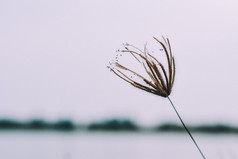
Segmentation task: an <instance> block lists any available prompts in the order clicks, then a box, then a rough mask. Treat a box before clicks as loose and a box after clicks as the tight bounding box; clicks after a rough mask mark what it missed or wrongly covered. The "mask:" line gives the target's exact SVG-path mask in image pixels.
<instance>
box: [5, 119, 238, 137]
mask: <svg viewBox="0 0 238 159" xmlns="http://www.w3.org/2000/svg"><path fill="white" fill-rule="evenodd" d="M188 128H189V130H190V131H192V132H199V133H237V134H238V127H234V126H229V125H226V124H215V125H195V126H188ZM17 129H18V130H56V131H73V130H86V131H115V132H117V131H133V132H143V131H146V132H185V130H184V128H183V126H182V125H179V124H175V123H163V124H160V125H158V126H155V127H151V128H144V127H142V126H139V125H137V124H136V123H135V122H133V121H131V120H128V119H111V120H105V121H102V122H92V123H89V124H84V125H80V124H75V123H73V122H72V121H71V120H59V121H57V122H48V121H44V120H39V119H34V120H31V121H28V122H20V121H16V120H9V119H2V120H1V119H0V130H17Z"/></svg>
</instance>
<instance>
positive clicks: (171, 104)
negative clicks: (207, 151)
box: [168, 97, 206, 159]
mask: <svg viewBox="0 0 238 159" xmlns="http://www.w3.org/2000/svg"><path fill="white" fill-rule="evenodd" d="M168 99H169V102H170V103H171V105H172V106H173V108H174V110H175V112H176V114H177V116H178V117H179V120H180V121H181V123H182V125H183V127H184V129H185V130H186V131H187V133H188V134H189V136H190V137H191V139H192V141H193V143H194V144H195V145H196V147H197V149H198V151H199V152H200V154H201V155H202V157H203V159H206V158H205V156H204V155H203V153H202V151H201V149H200V148H199V146H198V144H197V143H196V141H195V139H194V138H193V136H192V134H191V133H190V131H189V130H188V128H187V127H186V125H185V124H184V122H183V120H182V118H181V117H180V115H179V113H178V111H177V109H176V108H175V106H174V104H173V102H172V101H171V99H170V98H169V97H168Z"/></svg>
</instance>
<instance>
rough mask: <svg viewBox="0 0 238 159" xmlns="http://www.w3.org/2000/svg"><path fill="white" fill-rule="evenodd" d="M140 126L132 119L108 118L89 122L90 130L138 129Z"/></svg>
mask: <svg viewBox="0 0 238 159" xmlns="http://www.w3.org/2000/svg"><path fill="white" fill-rule="evenodd" d="M138 129H139V127H138V126H137V125H136V124H134V123H133V122H132V121H130V120H117V119H113V120H107V121H104V122H101V123H92V124H89V126H88V130H107V131H108V130H109V131H122V130H124V131H136V130H138Z"/></svg>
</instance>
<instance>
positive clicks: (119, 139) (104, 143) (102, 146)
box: [0, 131, 238, 159]
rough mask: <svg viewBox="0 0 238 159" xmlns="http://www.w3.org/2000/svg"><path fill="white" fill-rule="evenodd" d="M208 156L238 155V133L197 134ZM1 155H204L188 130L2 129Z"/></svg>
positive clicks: (10, 158) (90, 158) (70, 158)
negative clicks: (115, 131) (33, 130)
mask: <svg viewBox="0 0 238 159" xmlns="http://www.w3.org/2000/svg"><path fill="white" fill-rule="evenodd" d="M194 137H195V139H196V140H197V142H198V144H199V146H200V148H201V149H202V151H203V152H204V154H205V155H206V157H207V159H238V135H204V134H194ZM0 159H201V156H200V154H199V152H198V151H197V149H196V147H195V146H194V145H193V143H192V142H191V140H190V138H189V137H188V135H187V134H173V133H171V134H167V133H162V134H161V133H158V134H149V133H102V132H97V133H95V132H94V133H84V132H71V133H59V132H25V131H18V132H14V131H0Z"/></svg>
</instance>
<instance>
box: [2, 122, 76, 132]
mask: <svg viewBox="0 0 238 159" xmlns="http://www.w3.org/2000/svg"><path fill="white" fill-rule="evenodd" d="M75 128H76V126H75V125H74V124H73V123H72V122H71V121H70V120H60V121H57V122H55V123H51V122H46V121H44V120H41V119H34V120H31V121H29V122H19V121H15V120H8V119H3V120H0V129H8V130H9V129H22V130H61V131H69V130H74V129H75Z"/></svg>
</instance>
